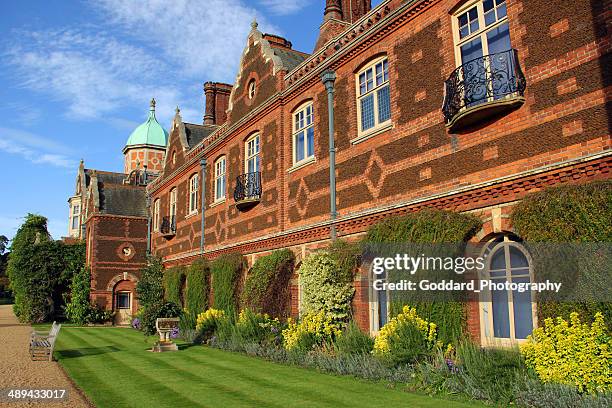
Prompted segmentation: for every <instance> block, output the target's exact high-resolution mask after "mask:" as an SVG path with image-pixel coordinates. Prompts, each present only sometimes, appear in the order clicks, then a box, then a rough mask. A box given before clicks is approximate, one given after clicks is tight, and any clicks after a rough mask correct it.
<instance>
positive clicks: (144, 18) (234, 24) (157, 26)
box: [98, 0, 290, 82]
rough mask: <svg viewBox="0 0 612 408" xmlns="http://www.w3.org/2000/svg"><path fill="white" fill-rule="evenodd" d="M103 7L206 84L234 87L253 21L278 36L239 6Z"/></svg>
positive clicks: (118, 1) (109, 1)
mask: <svg viewBox="0 0 612 408" xmlns="http://www.w3.org/2000/svg"><path fill="white" fill-rule="evenodd" d="M287 3H290V2H287ZM98 4H99V7H100V8H101V9H102V11H103V12H104V13H105V14H107V15H108V16H110V18H111V19H112V20H113V21H114V22H116V23H118V24H120V25H121V26H122V27H124V28H125V29H126V33H129V34H131V35H138V36H139V37H140V38H141V39H144V40H146V41H147V43H148V44H149V45H150V46H151V47H153V48H155V47H159V48H160V49H161V50H162V51H163V53H164V54H165V57H166V58H167V59H168V60H170V61H173V62H175V63H177V64H178V65H179V67H180V68H181V70H182V71H183V72H184V73H186V74H188V75H196V76H197V77H198V79H199V80H200V81H202V82H204V81H206V80H217V81H233V79H234V77H235V75H236V69H237V66H238V62H239V60H240V53H241V52H242V50H243V48H244V46H245V44H246V37H247V34H248V32H249V30H250V29H251V27H250V23H251V21H252V20H253V18H257V20H258V21H259V24H260V27H264V28H266V29H268V30H275V28H274V27H272V26H271V25H270V24H268V22H267V20H266V19H265V18H264V17H263V16H262V15H261V14H260V13H259V12H258V11H257V10H255V9H254V8H252V7H249V6H246V5H245V4H243V2H241V1H239V0H175V1H171V2H170V1H165V0H150V1H148V2H146V3H145V2H142V1H135V0H132V1H128V0H102V1H100V2H99V3H98ZM279 34H280V33H279Z"/></svg>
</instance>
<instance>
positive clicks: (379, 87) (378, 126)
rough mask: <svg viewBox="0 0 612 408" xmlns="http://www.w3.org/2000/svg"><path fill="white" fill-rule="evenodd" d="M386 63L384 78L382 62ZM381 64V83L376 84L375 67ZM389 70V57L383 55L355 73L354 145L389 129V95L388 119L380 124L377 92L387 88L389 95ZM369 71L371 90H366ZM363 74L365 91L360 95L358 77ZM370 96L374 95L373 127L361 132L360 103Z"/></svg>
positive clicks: (390, 107)
mask: <svg viewBox="0 0 612 408" xmlns="http://www.w3.org/2000/svg"><path fill="white" fill-rule="evenodd" d="M385 61H386V63H387V75H386V76H385V74H384V62H385ZM381 63H383V73H382V78H381V82H380V83H379V82H378V79H377V76H376V66H377V65H378V64H381ZM389 70H390V66H389V57H388V56H386V55H384V56H381V57H378V58H375V59H373V60H372V61H370V62H368V64H367V65H365V66H364V67H363V68H361V69H360V70H359V72H357V74H355V95H356V100H357V135H358V137H357V140H353V141H352V142H353V143H355V142H357V141H359V139H361V138H363V137H365V136H368V135H371V134H373V133H377V132H380V131H383V130H385V129H387V128H389V127H391V125H392V122H391V117H392V106H391V95H390V94H389V110H390V111H389V118H388V119H387V120H385V121H383V122H380V120H379V117H378V115H379V112H378V92H379V91H380V90H382V89H383V88H385V87H387V86H388V87H389V93H390V92H391V84H390V81H389ZM368 71H371V72H372V88H371V89H367V82H368V81H367V72H368ZM362 74H364V75H366V77H365V84H366V90H365V92H364V93H363V94H362V93H361V80H360V77H361V75H362ZM370 95H374V97H373V99H374V105H373V109H374V126H372V127H371V128H368V129H365V130H362V128H363V125H362V116H361V101H362V99H364V98H366V97H368V96H370Z"/></svg>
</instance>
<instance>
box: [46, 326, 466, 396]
mask: <svg viewBox="0 0 612 408" xmlns="http://www.w3.org/2000/svg"><path fill="white" fill-rule="evenodd" d="M150 347H151V344H150V343H147V342H145V340H144V338H143V336H142V334H141V333H139V332H136V331H135V330H132V329H126V328H76V327H66V328H62V330H61V333H60V337H59V338H58V341H57V345H56V353H55V356H56V358H57V359H58V360H59V362H60V364H61V365H62V366H63V367H64V368H65V369H66V371H67V373H68V374H69V375H70V377H72V379H73V380H74V381H75V382H76V383H77V385H78V386H79V387H80V388H81V389H82V390H83V391H84V392H85V393H86V394H87V396H88V397H89V398H90V399H91V400H92V401H93V402H94V404H95V405H96V406H97V407H98V408H103V407H113V408H115V407H116V408H119V407H130V408H136V407H154V406H159V407H170V408H180V407H271V408H274V407H368V408H370V407H372V406H385V407H397V406H404V407H406V406H408V407H450V408H452V407H457V408H459V407H470V406H475V404H472V403H466V402H457V401H449V400H442V399H436V398H431V397H428V396H423V395H417V394H412V393H408V392H404V391H401V390H398V389H390V388H388V387H387V386H386V385H385V384H383V383H375V382H369V381H364V380H360V379H356V378H353V377H350V376H334V375H328V374H322V373H319V372H316V371H314V370H309V369H303V368H299V367H290V366H285V365H281V364H275V363H271V362H268V361H264V360H261V359H258V358H253V357H248V356H244V355H241V354H237V353H230V352H225V351H221V350H217V349H211V348H208V347H203V346H191V347H188V346H186V345H184V346H182V347H184V348H183V349H182V350H180V351H179V352H175V353H151V352H148V351H147V349H148V348H150Z"/></svg>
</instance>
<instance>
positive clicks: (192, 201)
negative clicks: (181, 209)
mask: <svg viewBox="0 0 612 408" xmlns="http://www.w3.org/2000/svg"><path fill="white" fill-rule="evenodd" d="M198 191H199V177H198V173H196V174H194V175H193V176H191V177H190V178H189V214H195V213H197V212H198Z"/></svg>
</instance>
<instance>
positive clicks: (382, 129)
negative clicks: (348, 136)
mask: <svg viewBox="0 0 612 408" xmlns="http://www.w3.org/2000/svg"><path fill="white" fill-rule="evenodd" d="M392 128H393V123H392V122H388V123H384V124H382V125H380V126H378V127H375V128H374V129H370V130H368V131H367V132H366V133H362V134H360V135H359V136H357V137H356V138H355V139H352V140H351V144H353V145H356V144H358V143H361V142H365V141H366V140H368V139H370V138H372V137H374V136H377V135H379V134H381V133H383V132H386V131H387V130H389V129H392Z"/></svg>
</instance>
